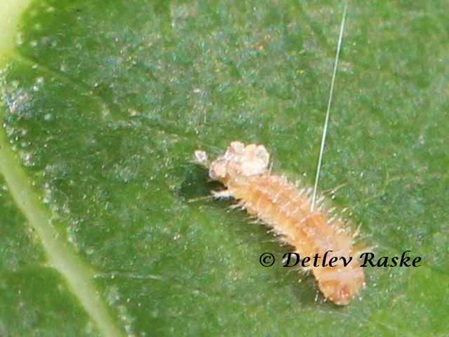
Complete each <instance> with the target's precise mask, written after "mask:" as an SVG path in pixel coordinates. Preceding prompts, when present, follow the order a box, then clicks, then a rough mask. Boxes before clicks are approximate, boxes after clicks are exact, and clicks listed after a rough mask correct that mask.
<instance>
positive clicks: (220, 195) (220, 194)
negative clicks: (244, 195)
mask: <svg viewBox="0 0 449 337" xmlns="http://www.w3.org/2000/svg"><path fill="white" fill-rule="evenodd" d="M212 196H213V197H214V198H216V199H230V198H233V197H234V195H233V194H232V192H231V191H229V190H222V191H212Z"/></svg>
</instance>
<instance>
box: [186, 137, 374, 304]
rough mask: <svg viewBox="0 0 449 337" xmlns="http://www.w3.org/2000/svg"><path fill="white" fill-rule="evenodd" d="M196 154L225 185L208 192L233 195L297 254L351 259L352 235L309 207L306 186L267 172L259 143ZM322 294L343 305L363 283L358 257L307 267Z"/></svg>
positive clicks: (267, 158)
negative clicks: (215, 154)
mask: <svg viewBox="0 0 449 337" xmlns="http://www.w3.org/2000/svg"><path fill="white" fill-rule="evenodd" d="M195 160H196V162H197V163H199V164H202V165H204V166H206V167H208V168H209V176H210V178H211V179H213V180H217V181H219V182H221V183H222V184H223V185H224V186H225V187H226V188H227V189H226V190H223V191H219V192H212V193H213V195H214V196H215V197H233V198H235V199H237V200H238V201H239V205H240V206H241V207H242V208H244V209H246V210H247V211H248V213H249V214H251V215H253V216H255V217H257V218H258V219H260V220H262V221H263V222H264V223H265V224H267V225H268V226H269V227H271V228H272V229H273V230H274V232H275V233H276V234H278V235H279V236H280V238H281V240H282V241H283V242H285V243H287V244H288V245H290V246H292V247H294V249H295V252H296V253H299V254H300V255H301V256H312V255H314V254H316V253H319V254H320V255H321V256H322V255H323V254H324V253H325V252H326V251H328V250H332V253H331V254H330V255H329V256H337V257H345V258H347V259H350V257H353V255H354V248H353V235H352V234H351V233H350V232H349V230H348V229H347V228H346V225H345V224H346V223H345V221H343V220H342V219H340V218H339V217H335V216H332V215H331V212H330V211H329V210H326V209H325V208H324V207H323V206H322V205H319V206H318V207H316V208H315V209H314V210H313V211H312V210H311V209H312V207H311V205H312V202H311V198H310V190H306V189H297V188H296V187H295V186H294V185H293V184H291V183H289V182H288V181H287V180H286V179H285V178H284V177H280V176H277V175H274V174H271V172H270V170H269V163H270V155H269V153H268V151H267V150H266V148H265V147H264V146H263V145H256V144H249V145H247V146H245V144H243V143H241V142H238V141H235V142H232V143H231V145H230V146H229V147H228V148H227V150H226V152H225V153H224V154H223V155H221V156H219V157H218V158H217V159H216V160H214V161H212V162H211V163H209V161H208V159H207V154H206V152H204V151H199V150H198V151H195ZM311 272H312V274H313V276H314V277H315V279H316V282H317V284H318V287H319V289H320V291H321V293H322V294H323V295H324V297H325V298H326V299H328V300H330V301H331V302H333V303H335V304H337V305H347V304H348V303H350V302H351V300H352V299H353V298H354V297H355V296H356V295H357V294H358V292H359V291H360V289H362V288H363V287H364V286H365V275H364V272H363V269H362V267H361V266H360V263H359V261H358V260H357V259H355V258H352V259H350V263H349V264H348V265H346V266H344V265H343V262H342V261H341V260H340V259H339V260H338V262H337V264H336V266H334V267H330V266H326V267H324V266H318V267H311Z"/></svg>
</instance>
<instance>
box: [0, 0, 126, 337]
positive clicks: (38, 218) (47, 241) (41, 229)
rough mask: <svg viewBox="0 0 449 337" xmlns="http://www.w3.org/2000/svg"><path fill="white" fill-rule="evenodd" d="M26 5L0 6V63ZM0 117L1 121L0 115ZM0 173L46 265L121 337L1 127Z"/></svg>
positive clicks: (23, 1)
mask: <svg viewBox="0 0 449 337" xmlns="http://www.w3.org/2000/svg"><path fill="white" fill-rule="evenodd" d="M29 4H30V0H20V1H18V0H12V1H2V2H1V3H0V17H3V19H0V64H1V63H3V62H4V61H6V60H7V57H8V55H11V54H12V52H13V50H14V48H15V45H14V37H15V36H16V34H17V28H18V26H19V20H20V18H21V15H22V13H23V12H24V10H25V9H26V8H27V7H28V5H29ZM2 61H3V62H2ZM0 107H1V106H0ZM0 117H2V118H1V119H3V115H2V114H1V113H0ZM0 174H2V175H3V176H4V179H5V181H6V184H7V185H8V188H9V191H10V193H11V195H12V197H13V199H14V201H15V203H16V205H17V207H18V208H19V209H20V210H21V212H22V213H23V214H24V216H25V217H26V219H27V220H28V224H29V226H31V227H32V228H33V229H34V230H35V232H36V234H37V236H38V237H39V239H40V241H41V243H42V246H43V249H44V251H45V253H46V256H47V259H48V262H49V264H50V266H51V267H53V268H54V269H56V270H57V271H58V272H59V273H60V274H61V275H62V276H63V277H64V278H65V279H66V282H67V283H68V285H69V288H70V290H71V291H72V293H73V294H74V295H75V296H76V297H77V299H78V300H79V302H80V304H81V305H82V306H83V307H84V309H85V310H86V312H87V313H88V314H89V316H90V317H91V319H92V320H93V321H94V322H95V323H96V325H97V327H98V330H99V331H100V333H101V334H102V335H104V336H108V337H109V336H111V337H113V336H123V335H124V333H123V332H122V330H121V329H120V328H119V327H118V326H117V324H116V323H115V322H114V319H113V318H112V316H111V315H110V312H109V310H108V307H107V305H106V304H105V303H104V302H103V300H102V298H101V296H100V293H99V291H98V290H97V289H96V287H95V283H94V278H93V275H94V273H93V271H92V270H91V268H89V266H87V265H86V264H85V263H84V262H83V260H82V259H81V258H80V257H79V256H78V255H77V254H76V253H75V251H74V250H73V248H72V247H71V246H70V245H69V244H68V243H67V242H66V241H65V240H64V239H63V237H62V236H60V235H59V233H58V232H57V231H56V229H55V228H54V227H53V226H52V224H51V222H50V219H51V216H50V214H49V211H48V210H47V209H45V207H43V205H42V203H41V202H40V198H39V195H38V193H37V192H36V191H35V190H34V189H33V187H32V184H31V179H30V178H29V177H28V176H27V174H26V172H25V170H24V169H23V168H22V166H21V164H20V160H19V159H18V158H17V156H16V155H15V153H14V152H13V151H12V149H11V147H10V145H9V143H8V140H7V136H6V133H5V130H4V128H3V127H1V126H0Z"/></svg>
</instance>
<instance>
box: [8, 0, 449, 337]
mask: <svg viewBox="0 0 449 337" xmlns="http://www.w3.org/2000/svg"><path fill="white" fill-rule="evenodd" d="M26 4H27V2H26V1H23V2H15V1H12V0H8V1H5V2H4V4H2V5H1V6H3V7H1V9H2V11H1V12H0V22H4V23H3V24H2V25H3V26H4V27H3V26H1V27H0V28H2V35H0V59H1V60H2V64H1V76H0V90H1V97H2V107H1V108H0V115H1V118H2V121H3V123H2V127H1V128H0V139H1V140H0V173H1V175H0V176H1V178H0V179H1V181H0V187H1V188H2V189H1V190H0V231H1V234H2V235H1V236H0V258H1V259H0V271H1V274H0V275H1V276H0V335H2V336H97V335H103V336H114V335H117V336H118V335H129V336H153V335H156V336H173V335H176V336H197V335H207V336H323V335H335V336H358V335H361V334H362V335H364V336H379V335H385V336H397V335H401V336H444V335H447V334H449V328H448V324H447V317H446V316H447V315H446V314H447V303H448V302H449V290H448V286H447V284H448V282H449V275H448V269H449V262H448V259H447V256H448V247H449V245H448V244H449V240H448V233H449V227H448V222H447V215H446V214H447V212H445V208H446V203H447V200H448V197H449V189H448V188H447V186H448V183H449V176H448V174H447V167H448V166H449V156H448V152H447V145H446V142H447V129H448V127H449V122H448V118H447V116H448V115H447V111H448V108H449V106H448V103H447V97H448V88H449V87H448V80H447V73H448V64H449V63H448V62H449V60H448V56H447V55H448V47H447V43H444V41H447V40H448V38H449V33H448V32H449V15H448V14H447V13H449V11H448V10H447V5H446V3H445V2H444V1H432V2H413V3H409V2H405V1H404V2H385V1H377V2H376V1H372V2H363V3H361V2H353V3H351V4H350V5H349V9H348V19H347V26H346V31H345V39H344V42H343V50H342V55H341V63H340V67H339V69H338V73H337V82H336V92H335V96H334V101H333V106H332V112H331V124H330V129H329V134H328V141H327V146H326V151H325V155H324V164H323V168H322V175H321V180H320V190H321V191H323V192H324V194H326V195H327V196H328V197H329V198H330V197H331V196H332V197H333V199H334V200H333V201H332V203H333V204H334V205H335V206H336V207H338V208H341V209H343V208H347V209H348V210H349V211H350V212H349V213H350V214H349V215H347V217H349V218H350V219H351V220H352V222H353V223H355V224H356V225H357V224H359V223H360V224H361V232H362V236H363V238H364V241H366V242H367V244H368V246H369V247H374V248H373V249H374V251H375V253H376V254H377V256H393V255H400V254H401V253H402V252H403V251H405V250H411V255H412V256H420V257H422V266H421V267H418V268H366V270H365V271H366V275H367V287H366V288H365V289H364V290H363V292H362V294H361V296H360V298H358V299H356V300H354V301H353V302H352V303H351V304H350V305H348V306H347V307H343V308H339V307H336V306H333V305H331V304H329V303H326V302H324V301H323V299H322V298H321V297H320V295H319V294H317V289H316V287H315V284H314V282H313V279H312V278H311V277H310V276H308V275H303V274H298V273H297V272H296V271H294V270H292V271H290V272H289V271H288V270H285V268H282V267H281V266H280V261H278V263H277V264H275V266H274V267H272V268H263V267H261V266H260V264H259V256H260V255H261V254H262V253H263V252H272V253H273V254H275V256H276V257H279V258H280V257H281V256H282V254H283V253H285V252H286V251H287V249H288V248H287V247H281V246H280V245H279V244H278V243H277V242H275V240H273V238H272V235H270V234H269V233H266V230H265V229H264V227H262V226H256V225H253V224H251V223H250V222H251V221H250V219H249V218H248V216H247V215H246V214H245V213H244V212H242V211H237V210H230V208H229V205H230V203H229V202H223V201H216V200H212V199H210V198H209V199H207V198H203V197H205V196H207V195H208V194H209V191H210V190H211V189H217V188H218V185H216V184H212V183H210V182H208V178H207V172H205V171H204V170H203V169H202V168H200V167H197V166H195V165H194V164H193V163H192V155H193V151H194V150H196V149H204V150H207V151H208V152H209V153H211V154H212V155H217V154H219V153H221V152H222V151H223V150H224V149H225V148H226V146H227V145H228V144H229V143H230V141H233V140H241V141H244V142H246V143H250V142H257V143H262V144H264V145H266V146H267V148H268V149H269V150H270V151H271V153H272V157H273V163H274V168H273V171H274V172H278V173H279V174H285V175H287V176H288V177H289V178H291V179H292V180H299V179H301V181H302V184H303V185H306V186H310V185H311V184H312V183H313V177H314V174H315V167H316V162H317V155H318V149H319V145H320V138H321V131H322V123H323V120H324V112H325V109H326V104H327V96H328V92H329V86H330V79H331V73H332V67H333V59H334V54H335V46H336V41H337V39H338V32H339V24H340V20H341V13H342V10H343V5H342V4H338V3H335V2H330V1H315V2H307V3H306V2H304V3H303V4H300V3H299V2H292V1H276V2H275V1H273V2H261V1H251V0H248V1H242V2H229V1H196V2H194V1H162V0H160V1H156V0H155V1H143V0H135V1H119V0H116V1H110V2H107V3H105V2H103V1H73V0H71V1H69V0H59V1H56V0H48V1H33V2H32V3H31V4H30V5H29V7H28V8H27V9H26V10H25V11H24V12H23V16H22V17H21V19H20V24H19V25H18V28H17V27H16V25H15V23H16V22H17V21H16V20H15V19H14V18H17V17H18V14H19V13H20V10H21V8H22V7H21V6H25V5H26ZM6 19H8V20H6ZM16 28H17V29H18V31H16V30H15V29H16ZM13 39H15V43H14V44H12V43H11V41H13ZM332 190H336V191H334V192H332V193H331V192H329V191H332ZM298 280H300V281H301V282H298Z"/></svg>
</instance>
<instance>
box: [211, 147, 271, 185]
mask: <svg viewBox="0 0 449 337" xmlns="http://www.w3.org/2000/svg"><path fill="white" fill-rule="evenodd" d="M269 163H270V155H269V153H268V151H267V149H266V148H265V147H264V146H263V145H256V144H249V145H247V146H245V144H243V143H241V142H232V143H231V145H229V147H228V148H227V150H226V152H225V153H224V154H223V155H221V156H220V157H218V158H217V159H216V160H214V161H213V162H212V163H211V164H210V166H209V176H210V177H211V178H212V179H214V180H218V181H221V182H226V181H228V180H229V179H234V178H238V177H250V176H254V175H260V174H264V173H266V172H268V165H269Z"/></svg>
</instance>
